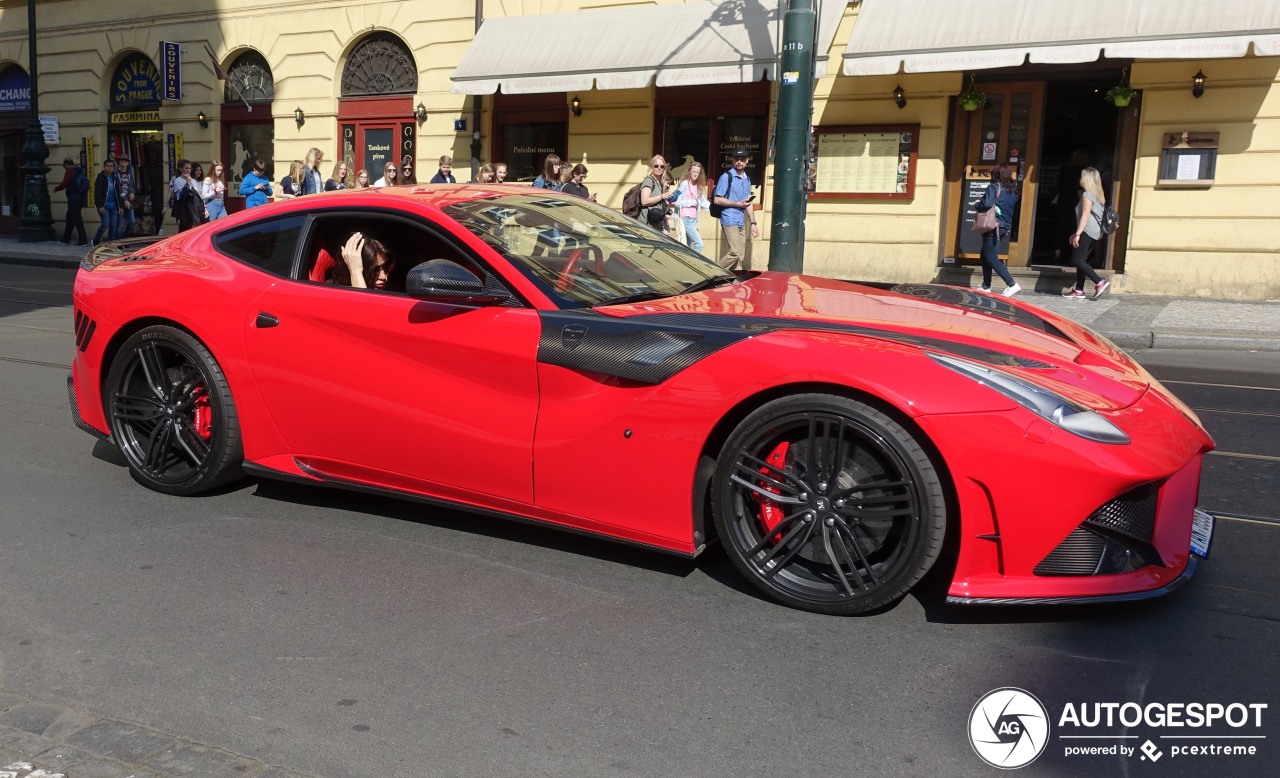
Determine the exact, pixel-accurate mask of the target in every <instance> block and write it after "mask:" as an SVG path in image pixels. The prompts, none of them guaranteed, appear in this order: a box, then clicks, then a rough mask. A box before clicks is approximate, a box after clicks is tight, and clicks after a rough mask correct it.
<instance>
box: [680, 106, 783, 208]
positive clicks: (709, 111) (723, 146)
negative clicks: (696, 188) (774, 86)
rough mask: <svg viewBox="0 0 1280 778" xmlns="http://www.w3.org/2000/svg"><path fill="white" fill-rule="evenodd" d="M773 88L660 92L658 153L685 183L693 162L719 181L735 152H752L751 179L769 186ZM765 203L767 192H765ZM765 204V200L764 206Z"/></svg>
mask: <svg viewBox="0 0 1280 778" xmlns="http://www.w3.org/2000/svg"><path fill="white" fill-rule="evenodd" d="M768 115H769V83H768V82H766V81H761V82H757V83H753V84H726V85H721V86H688V87H663V88H660V89H658V96H657V123H658V126H657V128H656V129H655V134H656V135H657V137H658V139H659V149H658V150H659V151H660V152H661V154H662V156H664V157H666V158H667V161H668V162H670V163H671V167H672V174H673V175H674V176H675V177H676V178H680V177H681V176H682V175H683V173H684V172H685V171H686V170H688V167H689V164H690V163H691V162H693V161H695V160H696V161H698V162H700V163H702V165H703V168H704V169H705V170H706V173H707V178H708V179H709V180H711V181H715V180H716V179H718V178H719V176H720V173H721V172H722V171H724V170H726V169H728V168H730V167H732V157H733V152H734V151H736V150H737V149H746V150H747V151H749V152H751V162H750V163H749V164H748V165H747V171H746V172H747V175H748V176H750V178H751V183H752V184H753V185H755V186H757V187H762V186H763V184H764V168H765V163H766V162H767V159H766V156H767V153H768V137H767V133H768V128H769V122H768ZM760 195H761V197H763V192H760ZM760 201H762V200H760Z"/></svg>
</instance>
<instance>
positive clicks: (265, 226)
mask: <svg viewBox="0 0 1280 778" xmlns="http://www.w3.org/2000/svg"><path fill="white" fill-rule="evenodd" d="M306 221H307V215H306V214H290V215H288V216H282V217H280V218H278V219H268V220H266V221H259V222H254V223H253V224H246V225H244V226H243V227H237V228H235V229H232V230H227V231H226V232H223V233H221V234H220V235H218V236H217V237H215V238H214V240H213V247H214V248H215V249H217V250H218V251H220V252H222V253H223V254H226V255H227V256H229V257H231V258H232V259H236V260H239V261H241V262H244V263H245V264H248V265H253V266H254V267H257V268H260V269H262V270H265V271H267V272H268V273H271V274H272V275H277V276H283V277H285V278H288V277H290V276H291V275H292V274H293V259H294V256H295V255H296V254H297V251H298V240H299V238H300V237H301V236H302V228H303V225H305V224H306Z"/></svg>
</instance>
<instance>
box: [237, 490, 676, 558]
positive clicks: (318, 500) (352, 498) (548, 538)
mask: <svg viewBox="0 0 1280 778" xmlns="http://www.w3.org/2000/svg"><path fill="white" fill-rule="evenodd" d="M255 483H256V484H257V486H256V488H255V489H254V491H253V495H254V496H255V497H261V498H263V499H267V500H278V501H281V502H287V503H291V504H294V505H309V506H313V507H317V508H326V509H329V510H338V511H347V512H351V513H356V514H367V515H370V516H378V517H381V518H385V519H393V520H396V521H404V522H409V523H412V524H417V525H421V526H430V527H438V528H440V529H445V530H450V531H453V532H465V533H467V534H470V535H476V536H480V537H486V538H493V539H495V540H502V541H509V542H512V543H521V544H525V545H531V546H537V547H539V548H546V549H553V550H556V551H564V552H567V553H570V554H576V555H579V556H585V557H590V558H592V559H598V560H601V561H605V562H611V563H614V564H620V565H627V566H629V567H638V568H642V569H645V570H651V571H653V572H657V573H663V574H666V575H672V576H676V577H679V578H684V577H686V576H688V575H690V574H691V573H692V572H693V571H694V570H695V569H697V567H698V564H697V561H696V560H693V559H687V558H683V557H679V556H674V555H668V554H664V553H662V552H661V551H658V550H651V549H647V548H641V547H637V546H632V545H628V544H626V543H619V542H613V541H608V540H604V539H600V538H595V537H592V536H590V535H584V534H580V533H578V532H575V531H572V530H566V529H559V528H557V527H554V526H550V525H543V524H540V523H536V522H532V521H526V520H522V519H520V518H518V517H514V516H512V517H510V518H499V517H490V516H484V515H481V516H479V517H477V514H475V513H471V512H468V511H464V510H459V509H452V508H444V507H438V506H435V505H432V510H431V512H430V513H428V514H425V515H424V513H423V510H422V506H423V504H422V503H419V502H415V501H413V500H411V499H402V498H396V497H383V496H380V495H374V494H367V493H363V492H355V491H347V490H345V489H340V488H330V487H325V486H310V485H303V484H292V483H287V482H284V481H273V480H270V479H263V480H259V481H256V482H255ZM244 486H245V482H244V481H241V482H239V483H238V485H237V487H236V488H244Z"/></svg>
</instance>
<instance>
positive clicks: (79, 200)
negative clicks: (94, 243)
mask: <svg viewBox="0 0 1280 778" xmlns="http://www.w3.org/2000/svg"><path fill="white" fill-rule="evenodd" d="M62 170H63V173H62V183H60V184H58V185H57V186H55V187H54V188H53V191H55V192H61V191H64V190H65V191H66V193H67V226H66V229H64V230H63V231H62V242H63V243H67V244H70V243H71V228H72V227H74V228H75V229H76V232H78V233H79V235H80V242H79V243H77V244H76V245H77V246H88V245H89V238H88V236H87V235H85V231H84V214H82V213H81V211H82V209H83V208H84V207H85V205H86V204H87V203H86V198H87V196H88V194H89V177H88V176H86V175H85V174H84V170H83V169H82V168H81V167H80V166H79V165H77V164H76V163H75V160H73V159H72V158H71V157H67V158H66V159H64V160H62Z"/></svg>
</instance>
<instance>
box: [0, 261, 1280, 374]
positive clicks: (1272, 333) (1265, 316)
mask: <svg viewBox="0 0 1280 778" xmlns="http://www.w3.org/2000/svg"><path fill="white" fill-rule="evenodd" d="M87 251H88V249H85V248H83V247H77V246H68V245H66V244H64V243H57V242H54V243H18V241H17V239H16V238H11V237H0V264H6V263H8V264H19V265H39V266H43V267H61V268H76V267H78V266H79V264H80V259H81V258H82V257H84V255H85V253H86V252H87ZM1050 285H1052V284H1050ZM1001 288H1003V287H1001ZM997 294H998V292H997ZM1018 299H1019V300H1023V301H1025V302H1029V303H1031V304H1032V305H1038V306H1040V307H1042V308H1045V309H1047V310H1050V311H1053V312H1054V313H1058V314H1061V315H1063V316H1066V317H1067V318H1069V319H1072V320H1074V321H1077V322H1080V323H1081V324H1084V325H1086V326H1088V327H1091V328H1093V329H1094V330H1096V331H1098V332H1101V333H1102V334H1103V335H1106V336H1107V337H1108V338H1110V339H1111V340H1112V341H1114V342H1115V343H1116V345H1118V346H1120V347H1121V348H1126V349H1139V348H1180V349H1230V350H1236V351H1280V300H1271V301H1268V302H1254V301H1236V300H1205V299H1200V298H1188V297H1154V296H1150V295H1138V294H1113V293H1111V292H1108V293H1107V294H1105V295H1103V297H1102V298H1101V299H1099V300H1079V299H1068V298H1065V297H1062V296H1061V294H1059V290H1057V289H1050V290H1046V291H1043V292H1037V291H1034V290H1032V289H1029V288H1028V289H1025V290H1024V291H1023V292H1022V293H1021V294H1019V295H1018Z"/></svg>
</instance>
